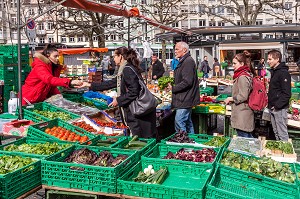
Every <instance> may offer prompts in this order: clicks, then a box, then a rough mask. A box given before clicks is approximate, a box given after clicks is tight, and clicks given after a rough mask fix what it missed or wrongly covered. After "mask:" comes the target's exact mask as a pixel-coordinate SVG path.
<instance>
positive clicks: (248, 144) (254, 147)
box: [228, 137, 261, 154]
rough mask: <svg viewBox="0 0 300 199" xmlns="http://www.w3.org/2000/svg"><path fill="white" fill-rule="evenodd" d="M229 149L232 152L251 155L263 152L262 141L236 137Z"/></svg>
mask: <svg viewBox="0 0 300 199" xmlns="http://www.w3.org/2000/svg"><path fill="white" fill-rule="evenodd" d="M228 149H229V150H231V151H244V152H248V153H251V154H256V153H257V152H260V151H261V141H260V140H258V139H255V138H253V139H250V138H247V139H246V138H242V137H236V138H234V139H231V142H230V144H229V146H228Z"/></svg>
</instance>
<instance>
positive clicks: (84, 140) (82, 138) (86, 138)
mask: <svg viewBox="0 0 300 199" xmlns="http://www.w3.org/2000/svg"><path fill="white" fill-rule="evenodd" d="M88 139H89V138H88V137H87V136H82V137H81V138H80V141H79V142H80V143H84V142H86V141H88Z"/></svg>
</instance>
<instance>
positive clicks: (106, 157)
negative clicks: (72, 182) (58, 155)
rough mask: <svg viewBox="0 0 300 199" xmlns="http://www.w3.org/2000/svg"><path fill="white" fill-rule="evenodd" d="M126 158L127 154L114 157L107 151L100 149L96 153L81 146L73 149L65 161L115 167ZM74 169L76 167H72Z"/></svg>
mask: <svg viewBox="0 0 300 199" xmlns="http://www.w3.org/2000/svg"><path fill="white" fill-rule="evenodd" d="M127 158H128V156H127V155H121V154H120V155H118V156H117V157H114V156H113V155H112V154H111V153H110V152H108V151H102V152H101V153H100V154H99V155H97V154H96V153H95V152H94V151H91V150H89V149H87V148H82V149H79V150H75V151H73V152H72V153H71V154H70V155H69V156H68V157H67V158H66V159H65V162H73V163H78V164H88V165H95V166H103V167H115V166H117V165H119V164H120V163H121V162H123V161H124V160H126V159H127ZM74 169H76V168H74Z"/></svg>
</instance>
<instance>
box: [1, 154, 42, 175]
mask: <svg viewBox="0 0 300 199" xmlns="http://www.w3.org/2000/svg"><path fill="white" fill-rule="evenodd" d="M33 162H36V160H33V159H32V158H25V157H21V156H7V155H3V156H0V174H7V173H10V172H13V171H15V170H18V169H20V168H23V167H25V166H26V165H29V164H31V163H33ZM32 169H33V168H32V167H28V168H26V169H25V170H24V171H23V172H26V171H29V170H32Z"/></svg>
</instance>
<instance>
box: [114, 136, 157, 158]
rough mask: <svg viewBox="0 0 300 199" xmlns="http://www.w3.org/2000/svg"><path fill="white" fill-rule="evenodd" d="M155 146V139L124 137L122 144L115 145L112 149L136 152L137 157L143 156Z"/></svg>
mask: <svg viewBox="0 0 300 199" xmlns="http://www.w3.org/2000/svg"><path fill="white" fill-rule="evenodd" d="M155 144H156V140H155V139H144V138H137V139H135V138H134V137H125V139H124V140H123V141H122V142H119V143H117V144H116V145H114V146H113V148H118V149H123V150H125V151H137V153H138V154H139V155H144V154H145V153H147V151H149V150H151V149H152V148H153V147H154V146H155Z"/></svg>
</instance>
